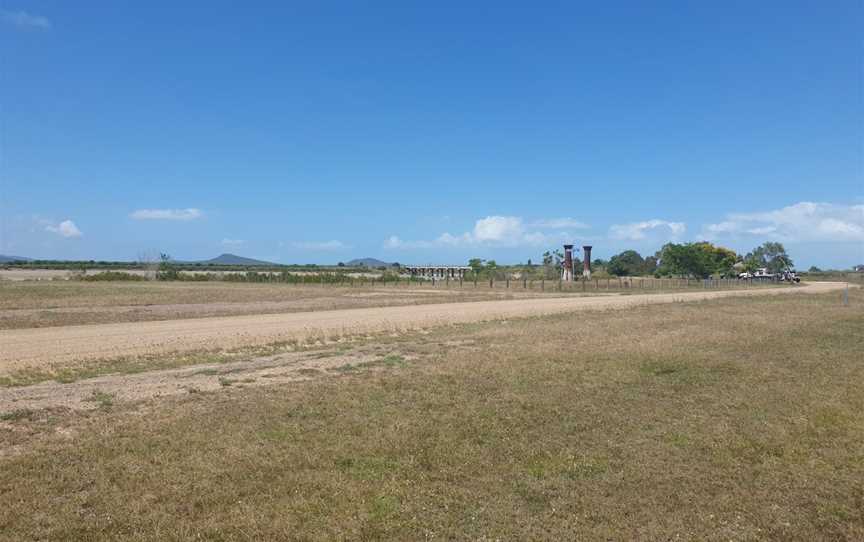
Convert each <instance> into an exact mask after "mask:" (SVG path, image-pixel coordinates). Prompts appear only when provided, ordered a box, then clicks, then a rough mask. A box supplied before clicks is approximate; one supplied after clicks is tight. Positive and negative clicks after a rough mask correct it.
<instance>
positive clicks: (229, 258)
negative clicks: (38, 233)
mask: <svg viewBox="0 0 864 542" xmlns="http://www.w3.org/2000/svg"><path fill="white" fill-rule="evenodd" d="M32 261H34V260H33V258H24V257H22V256H6V255H3V254H0V264H4V263H12V262H32ZM129 263H133V262H129ZM176 263H178V264H202V265H238V266H248V267H253V266H278V265H280V264H277V263H273V262H265V261H264V260H256V259H254V258H245V257H243V256H238V255H236V254H229V253H225V254H220V255H219V256H216V257H215V258H211V259H209V260H198V261H189V260H177V261H176ZM345 265H346V266H348V267H370V268H376V267H390V266H392V265H393V264H392V263H389V262H384V261H381V260H379V259H376V258H357V259H355V260H351V261H350V262H346V263H345Z"/></svg>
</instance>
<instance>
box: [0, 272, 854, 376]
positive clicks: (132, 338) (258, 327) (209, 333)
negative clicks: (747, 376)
mask: <svg viewBox="0 0 864 542" xmlns="http://www.w3.org/2000/svg"><path fill="white" fill-rule="evenodd" d="M844 287H845V284H844V283H840V282H819V283H810V284H806V285H801V286H788V287H780V288H766V289H752V290H725V291H701V292H681V293H670V294H635V295H628V296H614V297H605V296H604V297H561V298H535V299H513V300H503V301H478V302H468V303H442V304H434V305H411V306H401V307H375V308H362V309H341V310H330V311H318V312H299V313H290V314H264V315H246V316H230V317H214V318H195V319H184V320H162V321H153V322H136V323H115V324H93V325H79V326H65V327H53V328H32V329H11V330H0V373H2V372H8V371H14V370H18V369H27V368H36V367H39V366H42V365H45V364H52V363H67V362H72V361H86V360H94V359H105V358H116V357H123V356H134V355H141V354H154V353H162V352H182V351H191V350H201V349H213V348H234V347H240V346H251V345H260V344H266V343H271V342H276V341H282V340H305V339H309V338H314V337H320V336H333V335H350V334H362V333H371V332H381V331H388V330H393V331H396V330H409V329H416V328H421V327H430V326H436V325H442V324H454V323H468V322H477V321H484V320H493V319H499V318H513V317H522V316H539V315H545V314H556V313H564V312H577V311H584V310H602V309H621V308H627V307H633V306H638V305H647V304H655V303H675V302H686V301H700V300H705V299H718V298H724V297H733V296H753V295H790V294H800V293H823V292H830V291H834V290H840V289H842V288H844Z"/></svg>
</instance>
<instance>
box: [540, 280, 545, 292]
mask: <svg viewBox="0 0 864 542" xmlns="http://www.w3.org/2000/svg"><path fill="white" fill-rule="evenodd" d="M540 291H541V292H545V291H546V279H540Z"/></svg>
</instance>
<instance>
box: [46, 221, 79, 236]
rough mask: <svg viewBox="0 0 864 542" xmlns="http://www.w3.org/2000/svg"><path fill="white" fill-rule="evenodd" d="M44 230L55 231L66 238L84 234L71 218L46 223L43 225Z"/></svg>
mask: <svg viewBox="0 0 864 542" xmlns="http://www.w3.org/2000/svg"><path fill="white" fill-rule="evenodd" d="M45 231H50V232H51V233H56V234H57V235H59V236H60V237H65V238H67V239H70V238H73V237H81V236H82V235H84V234H83V233H81V230H79V229H78V226H76V225H75V223H74V222H72V221H71V220H64V221H63V222H61V223H59V224H48V225H47V226H45Z"/></svg>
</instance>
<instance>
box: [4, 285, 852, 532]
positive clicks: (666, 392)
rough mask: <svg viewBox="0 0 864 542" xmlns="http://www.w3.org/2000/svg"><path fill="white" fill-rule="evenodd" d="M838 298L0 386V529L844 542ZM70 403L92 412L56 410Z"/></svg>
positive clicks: (846, 371) (657, 313)
mask: <svg viewBox="0 0 864 542" xmlns="http://www.w3.org/2000/svg"><path fill="white" fill-rule="evenodd" d="M840 299H841V296H840V293H838V292H831V293H825V294H818V295H778V296H766V297H748V298H726V299H717V300H710V301H701V302H693V303H686V304H680V303H676V304H666V305H650V306H641V307H631V308H628V309H626V310H607V311H599V312H586V313H572V314H560V315H555V316H545V317H536V318H517V319H508V320H504V321H496V322H487V323H478V324H460V325H455V326H449V327H439V328H434V329H429V330H425V331H417V332H410V333H401V334H384V335H376V336H370V337H366V338H364V337H357V338H354V339H352V340H345V341H341V342H338V343H334V344H329V345H321V346H318V347H313V348H307V349H303V350H296V349H295V350H294V351H292V352H282V351H280V350H279V348H278V347H274V349H273V350H271V351H252V350H250V351H246V352H238V353H237V354H236V355H235V356H234V357H232V358H231V359H230V360H225V359H222V360H212V359H205V358H202V359H201V362H202V365H199V366H195V365H192V366H189V365H188V364H187V365H185V366H183V367H180V368H173V369H171V368H167V369H165V371H166V372H164V373H160V374H159V375H158V378H157V377H155V376H153V375H149V376H148V375H147V374H146V373H141V372H138V371H136V374H127V375H119V376H117V377H106V376H104V375H102V376H100V377H99V378H109V379H108V380H99V379H98V378H84V377H82V378H79V379H77V380H75V381H71V382H69V383H67V384H58V383H48V385H50V386H53V387H48V388H44V389H41V391H40V392H39V394H31V395H30V396H29V398H28V397H25V396H26V395H27V393H31V392H32V390H31V392H28V391H27V390H28V389H30V388H32V387H28V386H25V387H6V388H0V391H2V392H3V395H2V398H3V400H4V401H6V403H3V404H4V405H5V406H4V407H3V408H2V409H0V410H2V413H0V539H6V540H45V539H51V540H104V539H113V540H145V539H146V540H187V539H206V540H250V539H251V540H261V539H313V540H314V539H317V540H331V539H367V540H369V539H393V540H416V539H452V538H457V539H466V538H467V539H484V540H493V539H506V540H512V539H548V540H571V539H604V540H605V539H625V540H626V539H642V540H671V539H682V540H747V539H776V540H861V539H862V538H864V365H862V363H861V353H862V352H864V333H862V331H864V293H862V292H861V291H860V290H857V289H854V290H852V291H851V292H850V304H849V306H842V305H841V303H840ZM190 355H191V354H190ZM171 371H178V372H171ZM110 378H114V380H110ZM121 378H130V379H133V380H128V381H125V382H124V381H122V380H118V379H121ZM134 378H143V379H149V380H148V381H147V382H149V384H150V385H153V386H154V387H153V388H152V390H155V391H154V392H153V393H150V394H147V393H142V394H137V395H136V394H134V393H125V392H124V391H123V390H124V389H128V388H137V387H139V385H140V387H141V388H142V389H144V388H146V386H145V385H143V384H142V382H143V381H138V380H134ZM178 382H179V384H178ZM157 384H159V385H161V386H162V387H159V386H157ZM63 393H66V394H70V395H74V394H75V393H78V394H79V395H80V394H84V396H85V399H86V401H85V403H86V404H87V405H88V406H87V407H86V408H81V407H80V406H77V405H80V404H81V403H80V402H77V403H76V402H70V403H68V405H73V406H64V403H62V402H59V403H51V402H50V399H51V398H52V397H55V396H56V395H57V394H63ZM16 394H17V395H16ZM22 394H23V395H22ZM39 395H41V397H42V399H41V400H42V401H43V403H39V402H38V400H39V399H38V396H39ZM16 397H17V399H16ZM16 404H17V406H15V407H12V405H16Z"/></svg>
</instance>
